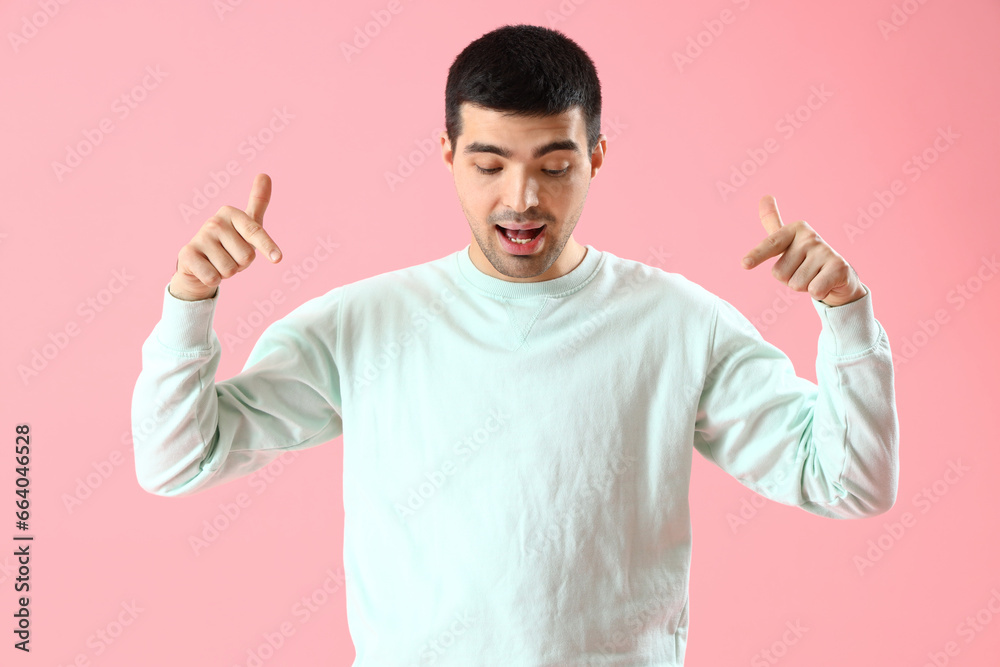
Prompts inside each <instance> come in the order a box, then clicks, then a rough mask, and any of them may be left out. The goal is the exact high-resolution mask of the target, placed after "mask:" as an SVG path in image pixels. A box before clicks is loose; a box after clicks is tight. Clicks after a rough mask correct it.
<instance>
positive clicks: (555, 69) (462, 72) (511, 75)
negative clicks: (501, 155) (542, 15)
mask: <svg viewBox="0 0 1000 667" xmlns="http://www.w3.org/2000/svg"><path fill="white" fill-rule="evenodd" d="M463 102H469V103H471V104H475V105H479V106H482V107H486V108H489V109H494V110H496V111H505V112H508V113H506V114H505V115H511V116H526V117H542V116H549V115H556V114H560V113H563V112H565V111H568V110H569V109H571V108H572V107H574V106H580V107H581V108H582V110H583V118H584V122H585V124H586V128H587V155H588V156H589V155H590V154H591V153H593V151H594V148H595V147H596V146H597V139H598V137H599V136H600V134H601V82H600V81H599V80H598V78H597V69H596V68H595V67H594V63H593V61H592V60H591V59H590V56H588V55H587V53H586V52H585V51H584V50H583V49H581V48H580V47H579V46H578V45H577V43H576V42H574V41H573V40H571V39H570V38H569V37H567V36H566V35H564V34H563V33H561V32H559V31H558V30H552V29H550V28H544V27H541V26H535V25H525V24H517V25H505V26H503V27H500V28H497V29H496V30H493V31H491V32H488V33H486V34H485V35H483V36H482V37H480V38H479V39H477V40H476V41H474V42H472V43H471V44H469V45H468V46H466V47H465V49H463V50H462V52H461V53H460V54H458V56H457V57H456V58H455V60H454V62H452V64H451V67H450V68H449V69H448V82H447V84H446V85H445V93H444V117H445V121H444V124H445V130H446V132H447V133H448V140H449V141H450V142H451V146H452V150H455V149H456V148H457V145H458V137H459V136H460V135H461V134H462V115H461V105H462V103H463Z"/></svg>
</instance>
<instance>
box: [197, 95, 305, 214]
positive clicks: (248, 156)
mask: <svg viewBox="0 0 1000 667" xmlns="http://www.w3.org/2000/svg"><path fill="white" fill-rule="evenodd" d="M271 111H272V113H271V117H270V118H269V119H268V121H267V123H265V124H264V126H263V127H261V128H260V129H259V130H257V131H256V132H254V133H253V134H248V135H247V137H246V139H244V140H243V141H241V142H240V144H239V146H237V147H236V153H237V154H238V155H242V156H244V159H243V165H247V164H249V163H250V162H253V160H254V158H256V157H257V156H258V155H259V154H260V153H262V152H263V151H264V150H265V149H266V148H267V147H268V146H269V145H270V144H271V142H273V141H274V140H275V139H276V138H277V136H278V135H279V134H281V133H282V132H284V131H285V130H286V129H287V128H288V125H289V121H291V120H293V119H294V118H295V116H294V115H293V114H291V113H289V111H288V108H287V107H281V108H280V109H279V108H278V107H272V109H271ZM243 165H241V164H240V162H239V161H238V160H229V161H227V162H226V164H225V165H224V166H223V168H222V169H220V170H218V171H216V170H214V169H210V170H209V172H208V182H207V183H205V185H203V186H202V187H200V188H198V187H195V188H193V189H192V191H191V192H192V195H193V196H192V198H191V203H187V202H181V203H180V204H179V205H178V210H179V211H180V214H181V218H183V220H184V222H185V223H188V222H191V220H192V219H197V220H200V219H201V217H202V213H203V211H204V210H205V209H206V208H208V206H209V204H210V203H212V200H213V199H214V198H216V197H218V196H219V195H220V194H222V192H223V191H224V190H225V189H226V188H228V187H229V184H230V183H232V182H233V176H236V175H238V174H240V173H241V172H242V170H243Z"/></svg>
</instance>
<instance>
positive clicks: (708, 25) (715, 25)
mask: <svg viewBox="0 0 1000 667" xmlns="http://www.w3.org/2000/svg"><path fill="white" fill-rule="evenodd" d="M733 4H734V5H737V6H738V7H739V8H740V11H746V9H747V7H749V6H750V0H733ZM735 22H736V14H735V13H733V11H732V10H731V9H723V10H722V11H721V12H720V13H719V18H716V19H706V20H703V21H702V22H701V24H702V25H703V26H704V27H705V29H704V30H701V31H699V32H698V33H697V34H696V35H693V36H689V37H688V38H687V46H686V47H685V48H684V51H683V52H681V51H674V52H673V53H672V54H671V56H672V57H673V59H674V65H676V66H677V71H678V72H680V73H681V74H683V73H684V68H685V67H687V66H689V65H693V64H694V61H695V60H697V59H698V58H700V57H701V55H702V54H703V53H705V49H707V48H708V47H710V46H712V44H714V43H715V40H716V39H718V38H719V37H720V36H721V35H722V33H723V32H724V31H725V29H726V26H727V25H732V24H733V23H735Z"/></svg>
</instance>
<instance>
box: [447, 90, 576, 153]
mask: <svg viewBox="0 0 1000 667" xmlns="http://www.w3.org/2000/svg"><path fill="white" fill-rule="evenodd" d="M462 111H463V123H462V125H463V127H462V139H464V140H465V147H464V148H463V150H462V152H463V153H465V154H469V153H495V154H497V155H500V156H502V157H505V158H510V157H513V154H514V151H524V152H525V154H526V155H529V154H530V157H531V159H537V158H539V157H542V156H543V155H546V154H548V153H551V152H553V151H559V150H568V151H573V152H577V153H582V152H583V151H582V148H581V147H580V144H579V143H578V141H577V139H578V136H579V135H580V134H581V133H583V129H582V128H583V119H582V117H581V112H580V108H579V107H573V108H571V109H569V110H568V111H565V112H563V113H560V114H554V115H549V116H517V115H505V112H504V111H498V110H496V109H487V108H484V107H479V106H472V105H469V104H463V105H462Z"/></svg>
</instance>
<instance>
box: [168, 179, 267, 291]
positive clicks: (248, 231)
mask: <svg viewBox="0 0 1000 667" xmlns="http://www.w3.org/2000/svg"><path fill="white" fill-rule="evenodd" d="M270 201H271V177H270V176H268V175H267V174H257V177H256V178H255V179H254V181H253V187H252V188H251V189H250V202H249V203H248V204H247V210H246V212H244V211H241V210H240V209H238V208H234V207H232V206H223V207H222V208H220V209H219V212H218V213H216V214H215V215H213V216H212V217H211V218H209V219H208V220H207V221H206V222H205V224H204V225H202V226H201V229H199V230H198V233H197V234H195V235H194V238H193V239H191V241H190V242H189V243H188V244H186V245H185V246H184V247H183V248H181V250H180V252H178V253H177V267H176V271H175V273H174V277H173V278H171V279H170V285H169V286H168V288H167V289H168V290H169V291H170V294H172V295H173V296H175V297H177V298H178V299H183V300H185V301H199V300H201V299H211V298H214V297H215V295H216V293H217V292H218V285H219V283H221V282H222V281H223V280H224V279H226V278H231V277H232V276H234V275H236V274H237V273H239V272H240V271H242V270H243V269H245V268H247V267H248V266H250V263H251V262H253V260H254V257H256V252H255V250H254V249H255V248H257V249H259V250H260V251H261V252H263V253H264V254H265V255H266V256H267V257H268V258H269V259H270V260H271V262H272V263H275V264H276V263H277V262H279V261H281V250H280V249H279V248H278V245H277V244H276V243H275V242H274V241H273V240H272V239H271V237H270V236H268V234H267V232H265V231H264V211H266V210H267V204H268V202H270Z"/></svg>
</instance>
